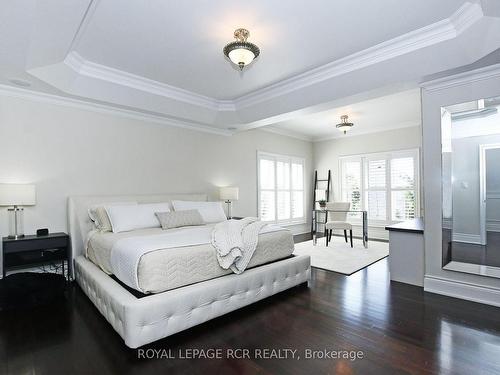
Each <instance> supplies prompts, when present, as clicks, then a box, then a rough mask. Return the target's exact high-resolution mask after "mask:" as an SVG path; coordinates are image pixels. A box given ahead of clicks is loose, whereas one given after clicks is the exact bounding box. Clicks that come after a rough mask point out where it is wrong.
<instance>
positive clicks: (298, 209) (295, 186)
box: [291, 163, 305, 219]
mask: <svg viewBox="0 0 500 375" xmlns="http://www.w3.org/2000/svg"><path fill="white" fill-rule="evenodd" d="M291 184H292V202H291V204H292V207H291V209H292V219H300V218H303V217H304V216H305V215H304V164H303V163H292V178H291Z"/></svg>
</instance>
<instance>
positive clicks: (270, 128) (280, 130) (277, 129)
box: [256, 125, 314, 142]
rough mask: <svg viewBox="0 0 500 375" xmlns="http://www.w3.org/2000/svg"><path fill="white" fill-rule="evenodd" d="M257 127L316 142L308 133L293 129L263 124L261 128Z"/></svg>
mask: <svg viewBox="0 0 500 375" xmlns="http://www.w3.org/2000/svg"><path fill="white" fill-rule="evenodd" d="M256 129H259V130H264V131H266V132H269V133H274V134H279V135H284V136H285V137H290V138H295V139H299V140H301V141H307V142H314V140H313V138H312V137H309V136H307V135H304V134H300V133H297V132H294V131H292V130H285V129H279V128H276V127H274V126H270V125H268V126H262V127H260V128H256Z"/></svg>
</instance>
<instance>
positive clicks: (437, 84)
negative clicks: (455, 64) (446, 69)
mask: <svg viewBox="0 0 500 375" xmlns="http://www.w3.org/2000/svg"><path fill="white" fill-rule="evenodd" d="M498 77H500V64H494V65H489V66H485V67H483V68H479V69H474V70H469V71H467V72H462V73H458V74H453V75H450V76H448V77H443V78H438V79H434V80H432V81H427V82H423V83H421V84H420V87H421V88H422V89H424V90H425V91H427V92H433V91H439V90H444V89H448V88H451V87H456V86H462V85H465V84H469V83H473V82H480V81H484V80H490V79H493V78H498Z"/></svg>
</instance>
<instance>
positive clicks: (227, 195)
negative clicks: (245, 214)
mask: <svg viewBox="0 0 500 375" xmlns="http://www.w3.org/2000/svg"><path fill="white" fill-rule="evenodd" d="M238 194H239V188H237V187H221V188H220V190H219V196H220V199H221V200H223V201H237V200H238Z"/></svg>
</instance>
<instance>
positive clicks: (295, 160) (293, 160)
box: [257, 151, 307, 226]
mask: <svg viewBox="0 0 500 375" xmlns="http://www.w3.org/2000/svg"><path fill="white" fill-rule="evenodd" d="M261 159H266V160H272V161H273V162H274V189H261V187H260V186H261V184H260V160H261ZM279 161H281V162H285V163H288V164H289V168H290V170H289V179H290V180H289V186H290V188H289V189H278V181H277V180H278V174H277V168H278V167H277V165H278V162H279ZM292 164H301V165H302V189H301V190H299V189H293V184H292ZM261 191H274V214H275V219H274V220H270V221H266V223H273V224H280V225H283V226H289V225H297V224H305V223H307V213H306V212H307V209H306V207H307V205H306V159H305V158H303V157H300V156H293V155H283V154H275V153H271V152H265V151H257V215H258V217H259V219H261V217H262V216H261V207H260V198H261ZM280 191H289V192H290V218H289V219H278V192H280ZM300 191H302V206H303V210H302V211H303V215H302V217H300V218H293V217H292V200H293V192H300Z"/></svg>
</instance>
